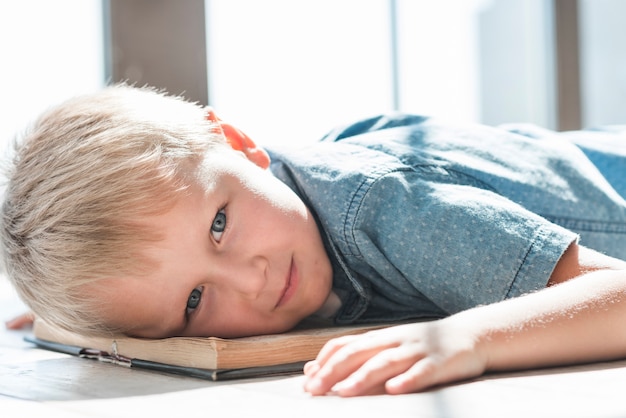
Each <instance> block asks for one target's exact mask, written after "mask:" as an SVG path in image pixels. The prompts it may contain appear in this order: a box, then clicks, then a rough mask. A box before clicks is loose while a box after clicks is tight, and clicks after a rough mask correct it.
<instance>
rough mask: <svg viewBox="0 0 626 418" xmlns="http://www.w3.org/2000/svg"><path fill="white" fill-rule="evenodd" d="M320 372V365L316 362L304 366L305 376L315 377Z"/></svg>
mask: <svg viewBox="0 0 626 418" xmlns="http://www.w3.org/2000/svg"><path fill="white" fill-rule="evenodd" d="M319 370H320V365H319V364H318V363H317V362H315V361H310V362H308V363H307V364H305V365H304V369H303V371H304V374H305V375H307V376H309V377H313V376H315V374H316V373H317V372H318V371H319Z"/></svg>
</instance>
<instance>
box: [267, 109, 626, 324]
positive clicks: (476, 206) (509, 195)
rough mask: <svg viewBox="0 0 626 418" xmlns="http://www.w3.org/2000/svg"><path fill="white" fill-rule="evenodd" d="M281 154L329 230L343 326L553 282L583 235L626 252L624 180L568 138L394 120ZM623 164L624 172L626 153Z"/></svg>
mask: <svg viewBox="0 0 626 418" xmlns="http://www.w3.org/2000/svg"><path fill="white" fill-rule="evenodd" d="M538 132H539V133H540V135H539V134H538ZM622 142H624V141H622ZM622 148H624V147H622ZM624 149H626V148H624ZM592 151H593V150H592ZM269 152H270V156H271V159H272V164H271V170H272V172H273V173H274V175H275V176H277V177H278V178H279V179H281V180H282V181H283V182H285V183H286V184H287V185H288V186H289V187H291V188H292V189H293V190H294V191H295V192H296V193H297V194H298V195H299V196H300V197H301V198H302V200H303V201H304V202H305V204H307V206H308V207H309V209H310V210H311V211H312V213H313V214H314V216H315V217H316V220H317V222H318V225H319V227H320V229H321V231H322V236H323V239H324V241H325V245H326V249H327V252H328V254H329V257H330V259H331V263H332V266H333V275H334V276H333V286H334V291H335V292H336V293H337V294H338V296H339V298H340V299H341V301H342V306H341V308H340V310H339V311H338V312H337V314H336V316H335V318H334V321H335V323H337V324H347V323H355V322H381V321H395V320H398V321H399V320H407V319H416V318H439V317H444V316H447V315H450V314H453V313H455V312H459V311H462V310H465V309H468V308H471V307H475V306H477V305H483V304H489V303H493V302H497V301H500V300H503V299H507V298H511V297H516V296H520V295H523V294H525V293H529V292H532V291H535V290H538V289H541V288H543V287H545V286H546V283H547V281H548V279H549V277H550V275H551V273H552V270H553V269H554V267H555V265H556V263H557V262H558V260H559V259H560V257H561V255H562V254H563V253H564V251H565V250H566V249H567V247H568V246H569V245H570V244H571V243H572V242H574V241H576V240H577V239H579V238H580V241H581V244H583V245H587V246H590V247H592V248H596V249H598V250H600V251H603V252H605V253H609V254H612V255H614V256H618V257H621V258H626V203H625V202H624V198H623V196H621V195H620V194H619V193H618V192H617V191H616V187H617V188H619V187H621V188H622V189H621V190H622V192H623V190H624V184H621V185H616V187H613V186H612V185H610V184H609V183H608V181H607V180H606V177H605V176H603V175H602V174H600V172H599V171H598V168H597V167H596V165H594V163H593V162H592V160H590V159H589V158H588V156H587V154H585V152H584V150H583V148H581V147H580V146H578V145H576V143H575V141H571V140H569V139H567V138H566V137H565V135H559V134H556V133H552V132H544V131H541V130H534V131H533V130H532V129H529V131H528V132H522V129H521V128H520V127H517V128H516V129H515V130H506V129H499V128H494V127H487V126H482V125H451V124H444V123H440V122H439V121H437V120H435V119H430V118H425V117H421V116H415V115H405V114H392V115H384V116H379V117H375V118H371V119H367V120H363V121H360V122H357V123H354V124H352V125H348V126H346V127H341V128H337V129H336V130H334V131H332V132H331V133H329V134H328V135H327V136H325V137H324V138H323V139H322V140H321V141H320V142H317V143H314V144H311V145H306V146H298V147H297V148H284V149H280V150H272V149H270V150H269ZM594 152H595V151H594ZM596 157H597V156H596ZM611 158H613V156H611ZM609 159H610V158H605V156H602V155H601V156H599V157H597V158H596V161H595V162H598V161H600V162H601V161H604V160H609ZM613 163H615V161H613ZM613 166H614V169H615V170H616V169H617V168H619V169H620V172H621V173H624V169H626V153H624V155H623V156H622V157H621V160H619V161H618V163H617V165H615V164H613ZM622 177H624V176H623V174H619V175H617V176H616V178H618V179H621V178H622ZM620 181H623V180H620Z"/></svg>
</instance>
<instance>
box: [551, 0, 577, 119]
mask: <svg viewBox="0 0 626 418" xmlns="http://www.w3.org/2000/svg"><path fill="white" fill-rule="evenodd" d="M554 23H555V31H556V34H555V35H556V71H557V73H556V79H557V111H558V118H557V123H558V126H557V128H558V130H561V131H567V130H574V129H580V128H581V125H582V120H581V113H582V112H581V94H580V90H581V87H580V59H579V55H580V47H579V41H578V38H579V23H578V1H577V0H554Z"/></svg>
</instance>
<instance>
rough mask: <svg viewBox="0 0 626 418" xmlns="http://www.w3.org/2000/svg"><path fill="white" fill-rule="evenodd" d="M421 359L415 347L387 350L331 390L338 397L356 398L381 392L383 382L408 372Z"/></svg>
mask: <svg viewBox="0 0 626 418" xmlns="http://www.w3.org/2000/svg"><path fill="white" fill-rule="evenodd" d="M421 358H422V354H421V352H420V351H419V350H418V349H416V347H411V346H408V345H404V346H399V347H394V348H389V349H386V350H384V351H381V352H379V353H378V354H376V355H374V356H373V357H372V358H370V359H369V360H367V361H366V362H365V363H364V364H363V365H362V366H361V367H360V368H359V369H358V370H356V371H355V372H354V373H352V374H351V375H350V376H348V377H347V378H346V379H344V380H343V381H341V382H339V383H337V384H336V385H334V386H333V387H332V389H331V391H332V392H333V393H336V394H337V395H339V396H358V395H365V394H368V393H371V392H372V391H383V390H382V389H383V388H385V382H387V381H388V380H389V379H391V378H393V377H395V376H397V375H401V374H402V373H404V372H406V371H407V370H409V369H410V368H411V367H412V366H414V365H415V363H416V362H418V361H419V360H420V359H421Z"/></svg>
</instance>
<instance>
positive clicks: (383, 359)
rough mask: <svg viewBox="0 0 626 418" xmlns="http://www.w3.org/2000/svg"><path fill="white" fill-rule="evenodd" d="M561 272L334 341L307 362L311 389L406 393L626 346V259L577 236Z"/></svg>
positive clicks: (613, 354) (593, 357)
mask: <svg viewBox="0 0 626 418" xmlns="http://www.w3.org/2000/svg"><path fill="white" fill-rule="evenodd" d="M574 277H575V278H576V280H569V279H570V278H574ZM561 282H565V283H562V284H559V285H558V286H552V287H549V288H547V289H545V290H542V291H538V292H536V293H533V294H530V295H526V296H522V297H519V298H516V299H510V300H506V301H503V302H500V303H496V304H492V305H486V306H482V307H478V308H474V309H470V310H467V311H465V312H461V313H459V314H456V315H453V316H450V317H448V318H445V319H442V320H438V321H433V322H427V323H416V324H409V325H401V326H397V327H392V328H389V329H385V330H380V331H374V332H370V333H368V334H365V335H362V336H355V337H347V338H341V339H337V340H334V341H331V342H330V343H329V344H327V345H326V346H325V347H324V348H323V349H322V350H321V351H320V354H319V355H318V358H317V359H316V360H315V361H313V362H311V363H309V364H308V365H307V366H306V367H305V374H306V375H307V377H308V379H307V382H306V384H305V389H306V390H307V391H309V392H311V393H312V394H315V395H321V394H325V393H327V392H329V391H333V392H335V393H337V394H339V395H342V396H353V395H361V394H367V393H372V392H381V391H386V392H387V393H406V392H413V391H419V390H423V389H425V388H428V387H431V386H433V385H437V384H442V383H447V382H451V381H456V380H462V379H467V378H471V377H475V376H478V375H480V374H482V373H483V372H485V371H488V370H515V369H527V368H535V367H542V366H551V365H561V364H571V363H579V362H590V361H601V360H609V359H615V358H619V357H624V356H626V327H625V326H623V325H622V324H623V323H624V322H625V320H626V263H624V262H622V261H620V260H616V259H612V258H608V257H605V256H602V255H600V254H598V253H596V252H594V251H591V250H587V249H583V248H579V247H578V245H576V244H573V245H572V246H571V247H570V249H568V251H567V252H566V253H565V254H564V256H563V257H562V259H561V260H560V261H559V265H558V266H557V268H556V269H555V271H554V273H553V276H552V278H551V282H550V284H558V283H561Z"/></svg>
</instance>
